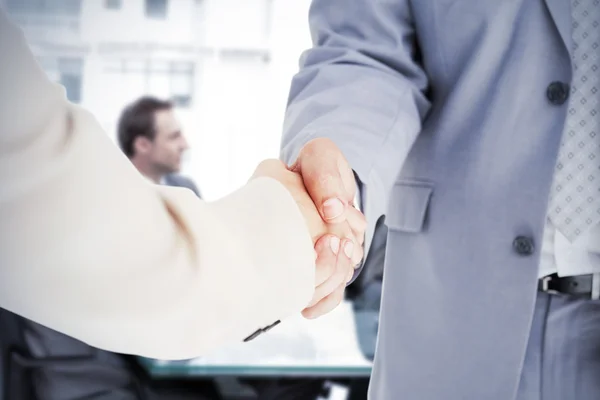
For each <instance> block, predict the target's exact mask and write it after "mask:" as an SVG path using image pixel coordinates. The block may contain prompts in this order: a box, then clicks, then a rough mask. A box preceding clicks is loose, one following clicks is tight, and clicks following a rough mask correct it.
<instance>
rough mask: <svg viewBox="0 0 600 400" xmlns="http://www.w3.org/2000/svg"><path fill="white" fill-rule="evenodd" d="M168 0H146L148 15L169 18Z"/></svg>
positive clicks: (156, 17)
mask: <svg viewBox="0 0 600 400" xmlns="http://www.w3.org/2000/svg"><path fill="white" fill-rule="evenodd" d="M167 6H168V4H167V0H146V17H148V18H155V19H165V18H167Z"/></svg>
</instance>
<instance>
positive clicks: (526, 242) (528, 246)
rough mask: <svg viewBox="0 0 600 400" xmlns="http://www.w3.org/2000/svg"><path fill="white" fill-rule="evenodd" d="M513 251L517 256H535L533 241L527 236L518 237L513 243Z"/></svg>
mask: <svg viewBox="0 0 600 400" xmlns="http://www.w3.org/2000/svg"><path fill="white" fill-rule="evenodd" d="M513 249H514V250H515V252H517V254H520V255H522V256H529V255H532V254H533V251H534V246H533V239H531V238H529V237H526V236H517V237H516V238H515V240H514V241H513Z"/></svg>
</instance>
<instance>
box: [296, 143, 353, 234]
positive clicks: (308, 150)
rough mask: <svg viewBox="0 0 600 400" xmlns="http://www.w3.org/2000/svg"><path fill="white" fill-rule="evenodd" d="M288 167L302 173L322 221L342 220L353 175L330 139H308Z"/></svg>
mask: <svg viewBox="0 0 600 400" xmlns="http://www.w3.org/2000/svg"><path fill="white" fill-rule="evenodd" d="M291 168H292V169H293V170H295V171H298V172H300V174H301V175H302V178H303V180H304V185H305V187H306V190H307V191H308V193H309V194H310V197H311V198H312V200H313V202H314V203H315V205H316V206H317V208H318V209H319V213H320V214H321V217H322V218H323V220H324V221H325V222H328V223H339V222H343V221H345V219H346V212H347V209H348V208H349V203H350V202H351V201H352V200H353V198H354V193H355V190H356V189H355V183H354V182H353V179H354V178H353V176H354V174H353V173H352V170H351V169H350V167H349V166H348V164H347V162H346V160H345V158H344V156H343V155H342V153H341V151H340V150H339V149H338V148H337V146H336V145H335V144H334V143H333V142H332V141H330V140H327V139H322V138H320V139H315V140H312V141H310V142H309V143H307V144H306V145H305V146H304V147H303V148H302V151H301V152H300V155H299V156H298V160H297V161H296V163H295V164H294V165H293V166H292V167H291ZM349 176H350V177H349Z"/></svg>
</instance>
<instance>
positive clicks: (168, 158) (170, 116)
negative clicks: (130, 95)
mask: <svg viewBox="0 0 600 400" xmlns="http://www.w3.org/2000/svg"><path fill="white" fill-rule="evenodd" d="M117 138H118V142H119V147H121V150H123V153H125V155H126V156H127V157H128V158H129V159H130V160H131V162H132V163H133V165H135V167H136V168H137V170H138V171H140V173H141V174H142V175H144V176H145V177H146V178H148V179H149V180H150V181H152V182H154V183H157V184H163V185H169V186H180V187H186V188H188V189H190V190H192V191H193V192H194V193H196V195H197V196H198V197H200V192H199V190H198V188H197V187H196V185H195V184H194V182H193V181H191V180H190V179H188V178H186V177H183V176H181V175H179V171H180V170H181V161H182V157H183V153H184V152H185V151H186V150H187V149H188V148H189V145H188V142H187V141H186V139H185V137H184V136H183V133H182V129H181V125H180V124H179V121H178V120H177V118H176V116H175V110H174V109H173V105H172V104H171V103H170V102H168V101H164V100H160V99H157V98H154V97H148V96H145V97H142V98H140V99H138V100H136V101H135V102H133V103H131V104H130V105H129V106H127V107H126V108H125V110H124V111H123V113H122V114H121V117H120V118H119V124H118V128H117Z"/></svg>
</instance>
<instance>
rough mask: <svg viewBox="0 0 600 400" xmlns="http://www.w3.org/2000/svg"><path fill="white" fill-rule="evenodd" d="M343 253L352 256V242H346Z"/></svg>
mask: <svg viewBox="0 0 600 400" xmlns="http://www.w3.org/2000/svg"><path fill="white" fill-rule="evenodd" d="M344 253H346V257H348V258H352V254H353V253H354V243H352V242H347V243H346V244H345V245H344Z"/></svg>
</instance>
